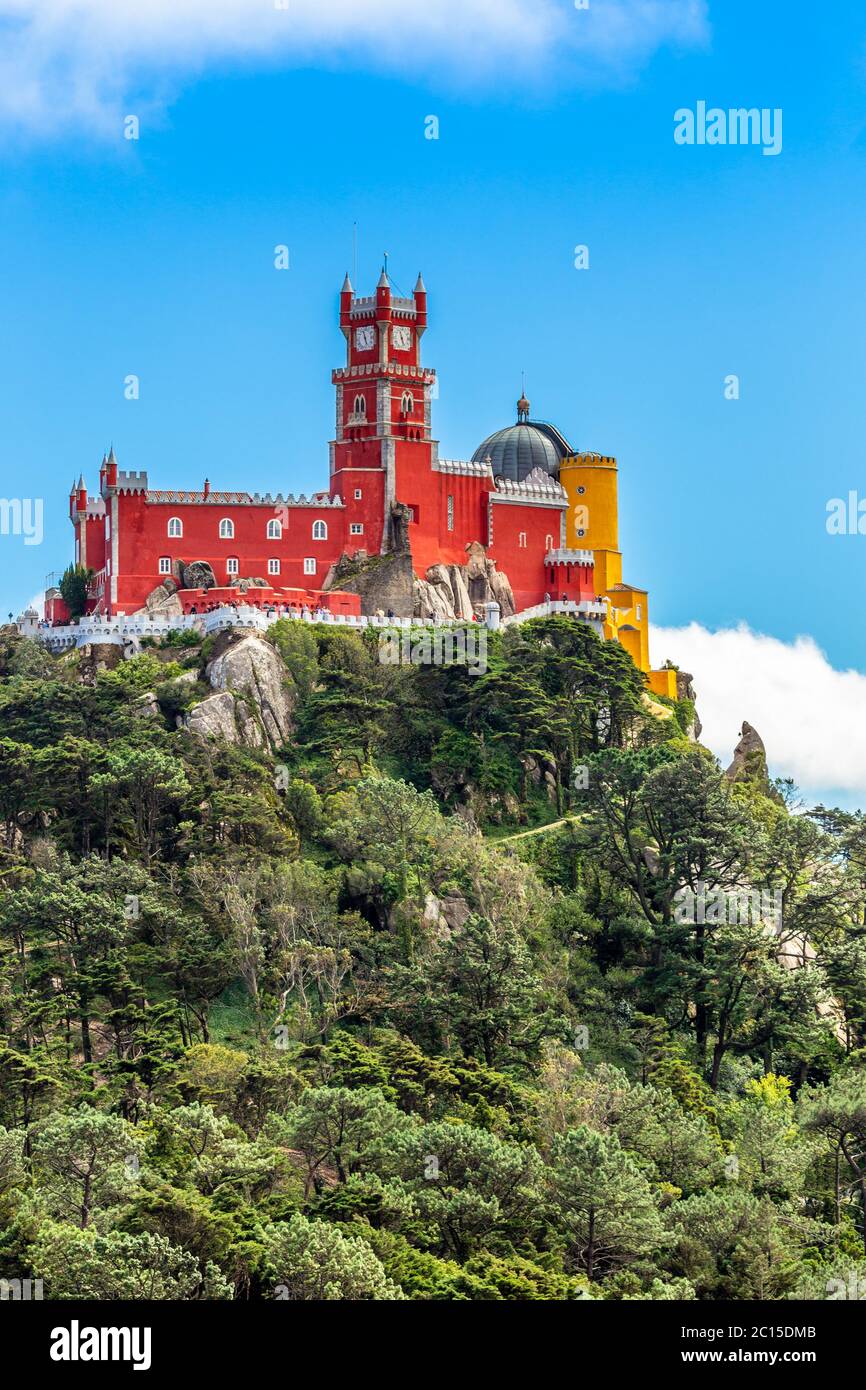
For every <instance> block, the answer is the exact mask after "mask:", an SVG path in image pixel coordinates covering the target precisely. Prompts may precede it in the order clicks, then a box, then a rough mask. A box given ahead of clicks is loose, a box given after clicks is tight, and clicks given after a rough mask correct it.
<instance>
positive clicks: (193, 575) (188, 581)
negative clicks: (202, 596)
mask: <svg viewBox="0 0 866 1390" xmlns="http://www.w3.org/2000/svg"><path fill="white" fill-rule="evenodd" d="M180 587H181V588H182V589H215V588H216V575H215V574H214V572H213V570H212V569H211V567H210V565H209V564H208V562H207V560H192V561H191V562H190V564H188V565H185V564H183V562H181V564H180Z"/></svg>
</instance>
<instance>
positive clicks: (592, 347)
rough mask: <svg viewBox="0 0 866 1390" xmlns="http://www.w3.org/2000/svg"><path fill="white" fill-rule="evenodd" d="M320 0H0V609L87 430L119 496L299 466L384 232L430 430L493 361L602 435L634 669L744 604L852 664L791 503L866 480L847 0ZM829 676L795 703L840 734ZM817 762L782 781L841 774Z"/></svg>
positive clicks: (825, 542) (865, 192)
mask: <svg viewBox="0 0 866 1390" xmlns="http://www.w3.org/2000/svg"><path fill="white" fill-rule="evenodd" d="M271 3H272V0H271ZM345 4H346V0H318V4H317V5H315V6H312V7H311V6H310V5H308V3H307V0H290V11H289V13H288V14H287V15H286V14H283V15H273V14H271V13H268V14H267V16H266V17H265V15H264V13H263V10H265V9H268V10H269V9H270V5H269V4H268V0H218V3H216V4H209V5H200V3H199V0H175V3H174V4H173V5H169V4H167V3H163V0H153V16H152V23H151V24H150V25H149V27H147V26H146V27H145V29H143V30H142V31H141V32H139V31H138V29H136V28H135V26H134V25H132V24H131V21H130V23H129V24H127V25H126V27H125V28H124V26H123V25H121V26H120V27H118V24H117V13H116V11H117V9H118V7H119V8H120V9H121V10H122V9H123V3H122V0H118V3H117V5H115V6H113V7H112V6H107V5H106V4H105V3H104V0H61V3H60V6H59V9H60V11H61V12H62V14H61V18H62V20H63V21H64V22H63V23H60V21H58V24H57V27H56V28H55V29H52V28H51V26H50V25H48V26H47V28H46V26H45V24H44V23H40V22H39V20H38V18H37V19H36V20H34V21H33V24H34V26H35V27H31V28H29V29H28V24H29V23H30V16H29V12H30V11H31V10H32V11H33V12H34V13H35V12H36V11H37V9H38V7H37V6H36V5H35V4H34V5H32V6H31V5H30V4H29V3H28V0H0V78H2V77H3V76H4V74H5V75H6V76H7V77H8V74H9V73H10V72H14V73H15V78H16V80H15V82H14V83H13V84H12V88H11V89H10V86H9V84H8V82H7V84H6V95H5V96H4V97H3V98H2V101H0V154H2V165H0V284H2V303H3V311H4V312H3V327H4V330H5V331H4V332H3V333H2V335H0V424H2V432H0V470H2V476H0V493H2V495H3V496H6V497H12V496H24V497H29V496H41V497H43V498H44V499H45V535H44V541H43V543H42V544H41V545H38V546H26V545H24V543H23V539H22V538H20V537H13V536H4V537H0V547H2V554H3V556H4V558H5V561H6V563H5V564H4V567H3V569H4V584H3V590H2V603H0V607H2V611H3V612H4V613H5V612H8V611H9V610H10V609H11V610H14V611H17V610H18V609H19V608H21V607H22V606H23V605H24V604H25V603H26V602H27V600H28V599H29V598H30V597H31V595H33V594H34V593H35V592H37V591H38V590H39V589H40V588H41V586H42V581H43V578H44V576H45V574H46V572H48V571H50V570H55V571H58V572H59V571H60V570H61V569H62V568H63V566H64V565H65V563H66V562H67V561H68V559H69V558H70V550H71V527H70V526H69V523H68V521H67V519H66V506H67V503H66V497H67V493H68V489H69V483H70V481H71V479H72V478H73V476H75V477H77V475H78V474H79V472H82V471H83V472H84V474H85V477H86V478H87V480H88V483H89V484H90V486H91V488H93V487H94V485H95V483H96V480H97V472H98V466H99V460H100V457H101V454H102V452H103V450H104V449H107V448H108V446H109V444H110V443H112V442H113V443H114V445H115V448H116V451H117V454H118V458H119V460H120V463H121V465H122V466H123V467H127V468H132V469H140V468H145V469H147V470H148V472H149V475H150V479H151V482H152V484H153V485H155V486H162V487H166V486H173V485H176V486H181V487H184V486H198V485H200V483H201V481H202V480H203V478H204V477H205V475H207V476H209V477H210V479H211V482H212V484H213V485H214V486H216V487H225V488H232V487H246V486H250V487H260V488H262V489H267V488H272V489H282V490H284V491H285V490H294V491H300V490H309V489H310V488H313V487H320V486H324V485H325V484H326V481H327V441H328V440H329V439H330V438H331V436H332V430H333V396H332V388H331V385H330V369H331V367H332V366H334V365H336V364H338V363H339V362H340V360H341V355H342V350H343V340H342V337H341V335H340V334H339V331H338V329H337V321H336V309H337V294H338V290H339V286H340V282H341V280H342V276H343V273H344V271H345V270H346V268H347V266H349V267H350V268H351V260H352V228H353V223H357V228H358V247H359V250H358V283H357V285H356V288H359V289H360V290H362V291H369V289H370V288H371V287H372V285H373V284H374V282H375V277H376V275H377V273H378V269H379V266H380V264H381V258H382V252H383V250H387V251H388V252H389V253H390V267H391V270H392V272H393V277H394V279H395V280H396V282H397V283H398V285H400V286H401V287H402V288H404V289H406V290H408V289H411V286H412V284H413V282H414V279H415V276H416V274H417V272H418V270H419V269H421V270H422V271H423V274H424V277H425V280H426V283H427V287H428V291H429V295H430V324H431V326H430V329H429V331H428V334H427V337H426V339H425V343H424V347H425V354H426V359H427V361H428V362H429V363H431V364H432V365H433V366H435V367H436V368H437V369H438V371H439V375H440V392H441V394H440V399H439V401H438V402H437V403H436V413H435V423H436V433H437V435H438V437H439V439H440V444H441V451H442V453H443V454H445V455H446V456H450V457H466V456H468V455H469V454H470V453H471V451H472V450H473V449H474V448H475V446H476V444H477V443H478V442H479V441H480V440H481V439H483V438H484V437H485V436H486V435H487V434H488V433H489V432H490V431H491V430H493V429H495V428H497V427H499V426H501V425H503V424H506V423H508V422H510V420H511V419H512V418H513V407H514V401H515V399H516V397H517V395H518V394H519V388H520V373H521V370H525V372H526V388H527V393H528V395H529V397H530V399H531V401H532V406H533V413H534V414H535V415H537V416H539V417H542V418H546V419H550V420H552V421H554V422H555V423H556V424H557V425H558V426H559V428H560V429H561V430H562V431H563V432H564V433H565V434H566V436H567V437H568V438H569V439H570V440H571V441H572V443H574V444H575V445H576V446H578V447H581V448H590V449H598V450H600V451H603V452H609V453H614V454H616V455H617V457H618V459H619V461H620V470H621V473H620V496H621V540H622V545H623V549H624V551H625V557H626V564H625V569H626V577H627V578H629V579H630V580H632V581H633V582H635V583H638V584H643V585H646V586H647V587H648V588H649V589H650V593H651V614H652V617H653V620H654V622H655V623H656V624H657V625H659V627H660V628H662V629H664V632H663V633H662V634H661V635H660V636H659V639H658V642H657V649H656V651H655V653H654V654H655V656H656V657H657V658H661V657H663V656H664V655H667V654H668V653H669V652H670V654H672V655H675V656H676V657H677V659H680V657H681V656H682V657H683V658H684V660H688V658H689V655H690V652H691V648H689V646H688V643H687V642H686V641H685V639H684V638H683V637H682V635H681V636H680V637H679V638H677V637H675V636H670V637H668V635H667V634H668V633H669V632H673V630H682V629H686V628H687V627H688V625H689V624H692V623H697V624H698V625H700V628H701V629H702V630H706V631H707V632H709V633H714V632H717V631H718V630H720V629H735V628H736V627H737V625H738V624H745V625H747V627H748V629H749V630H750V632H751V633H752V634H758V635H766V636H767V637H768V638H773V639H778V640H779V641H780V642H781V643H783V644H787V646H788V647H791V649H792V650H795V649H794V648H793V646H792V644H793V643H794V639H795V638H797V637H798V636H806V637H810V638H812V639H813V640H814V642H815V643H817V645H818V647H819V648H820V649H822V651H823V652H824V653H825V654H826V659H827V664H828V667H829V668H830V670H831V672H844V671H848V670H852V671H857V672H864V671H866V653H864V650H863V638H862V632H863V624H862V620H861V617H860V614H861V610H862V606H863V601H864V597H866V536H862V537H861V536H841V537H840V536H829V535H828V534H827V532H826V528H825V516H826V504H827V501H828V499H830V498H832V497H836V496H847V494H848V492H849V490H851V489H858V488H859V489H860V491H861V493H862V495H863V496H864V497H866V469H864V436H866V392H864V386H866V344H864V320H866V314H864V269H866V265H864V263H866V137H864V129H866V7H864V6H863V5H862V4H860V3H855V0H836V3H834V5H833V6H832V7H819V6H815V5H814V4H807V3H805V0H794V2H793V3H792V0H787V3H781V0H765V3H762V4H760V5H755V4H754V0H723V3H722V0H708V2H707V3H706V4H704V3H702V2H701V0H682V3H680V0H668V3H667V4H665V5H660V4H658V3H657V0H590V10H589V11H588V12H579V11H576V10H575V8H574V5H573V3H567V0H533V2H532V3H531V4H530V3H529V0H508V3H505V0H503V3H495V4H494V3H493V2H492V0H464V3H463V4H461V5H457V4H456V3H455V0H438V2H437V0H425V3H424V4H420V3H416V0H407V3H404V4H402V5H399V6H397V5H395V4H393V3H391V0H370V4H369V5H368V6H367V7H358V6H354V7H350V9H349V10H347V9H346V8H345ZM292 5H294V6H295V9H294V11H293V10H292V8H291V6H292ZM352 8H354V9H355V10H358V9H363V10H364V15H363V16H362V15H359V14H350V11H351V9H352ZM215 10H216V11H217V12H218V18H219V25H218V26H217V27H216V29H215V30H214V31H213V32H211V31H210V30H207V29H206V28H205V30H204V31H203V30H202V27H201V24H200V23H197V21H201V19H202V16H204V15H210V16H211V18H212V17H213V14H214V11H215ZM437 12H438V16H437ZM129 13H130V14H131V13H132V11H130V12H129ZM82 15H84V16H85V17H86V18H87V25H86V26H82V24H81V23H80V22H79V21H80V20H81V18H82ZM431 15H432V18H431ZM437 17H438V19H440V20H441V24H436V23H435V22H434V20H435V19H436V18H437ZM253 19H254V20H255V25H251V21H252V20H253ZM464 21H465V23H464ZM280 23H282V25H283V26H284V27H283V29H282V30H281V31H280V32H279V33H278V32H277V29H276V28H275V27H274V26H275V25H278V24H280ZM256 25H257V26H259V27H258V28H256V27H255V26H256ZM293 25H294V28H293V27H292V26H293ZM580 26H584V28H583V29H581V27H580ZM252 29H255V37H254V39H250V37H249V35H250V32H252ZM82 33H84V35H85V37H83V38H82ZM73 36H74V37H73ZM106 55H107V56H106ZM28 65H29V66H28ZM699 100H704V101H706V102H707V104H708V105H709V106H719V107H723V108H728V107H739V106H756V107H761V108H763V107H768V108H781V109H782V111H783V148H782V151H781V153H780V154H779V155H778V156H776V157H767V156H764V155H763V154H762V151H761V149H760V148H757V147H753V146H748V147H734V146H721V147H711V146H706V145H705V146H693V147H683V146H679V145H677V144H675V143H674V140H673V129H674V112H675V110H677V109H678V108H680V107H684V106H688V107H694V106H695V104H696V102H697V101H699ZM130 112H131V113H137V114H139V115H140V119H141V136H140V139H139V140H138V141H127V140H124V139H123V116H124V115H125V114H128V113H130ZM431 114H434V115H436V116H437V117H438V119H439V139H438V140H428V139H425V117H427V116H428V115H431ZM278 243H285V244H287V245H288V247H289V249H290V256H291V268H290V270H289V271H287V272H278V271H276V270H275V269H274V267H273V251H274V246H275V245H276V244H278ZM577 244H586V245H588V247H589V250H590V268H589V270H587V271H578V270H576V269H575V267H574V247H575V246H576V245H577ZM129 373H135V374H137V375H138V376H139V377H140V381H141V396H140V399H139V400H137V401H127V400H125V399H124V392H123V383H124V378H125V377H126V376H127V374H129ZM731 373H735V374H736V375H737V376H738V377H739V379H740V398H739V400H736V401H731V400H726V399H725V395H724V380H725V377H726V376H727V375H728V374H731ZM659 642H660V643H662V644H663V649H659V645H658V643H659ZM664 644H666V645H664ZM726 660H728V661H729V660H730V654H728V656H727V657H726ZM706 669H707V676H708V678H711V675H712V672H711V670H710V668H709V667H707V668H706ZM840 682H841V683H840ZM797 684H798V682H797V679H796V676H792V690H796V688H797ZM843 686H844V691H845V693H844V697H843ZM852 688H853V691H854V694H853V695H850V698H851V700H853V704H852V705H851V708H850V710H849V708H848V705H847V704H845V701H847V700H848V699H849V692H850V689H852ZM864 691H866V679H864V683H863V686H862V687H861V686H859V685H858V684H857V683H856V681H855V683H854V686H853V687H851V682H850V681H849V682H848V683H847V685H846V684H845V682H844V678H843V677H840V678H839V682H837V683H836V684H835V685H832V692H833V693H831V694H830V696H829V698H830V699H831V700H832V699H835V698H838V699H839V700H840V701H841V702H842V703H841V704H840V707H839V709H840V713H839V718H840V719H841V720H842V722H843V724H844V720H845V719H846V718H848V719H850V721H851V727H852V737H853V736H854V733H853V730H854V726H855V723H856V715H857V710H858V709H859V705H860V704H861V703H862V699H863V696H864ZM735 694H736V692H735ZM755 698H756V699H757V696H756V697H755ZM734 703H735V697H734ZM744 703H745V704H746V705H747V706H748V707H744V708H743V709H742V710H741V711H740V712H739V713H737V710H736V709H735V708H734V704H732V705H731V708H730V710H729V709H728V708H727V707H726V709H725V711H724V713H723V715H722V716H720V719H721V721H722V723H724V724H725V728H727V722H726V721H729V720H730V721H733V720H735V719H736V721H737V722H738V721H739V719H741V718H743V717H745V718H752V715H751V713H750V709H751V708H753V705H748V700H745V702H744ZM843 705H844V717H843ZM825 713H826V712H825ZM768 717H769V716H768ZM798 718H799V722H798V723H795V724H794V725H793V727H792V728H791V729H789V730H788V742H789V743H790V745H791V746H792V747H793V746H794V745H796V743H797V740H798V738H801V737H808V734H809V725H808V709H804V710H802V711H801V713H800V715H799V716H798ZM803 720H805V721H806V722H805V724H804V723H803ZM752 722H756V723H757V720H755V719H753V720H752ZM759 727H760V726H759ZM845 727H847V726H845ZM735 736H736V730H735V729H732V731H731V736H730V737H728V734H727V732H725V733H724V736H722V734H721V733H719V735H718V738H719V740H722V742H723V746H726V747H728V748H730V747H732V745H733V742H734V741H735ZM765 737H766V738H767V741H768V743H769V744H771V745H772V737H771V731H769V730H768V731H767V732H766V733H765ZM785 746H786V747H787V746H788V744H785ZM836 751H837V752H838V751H839V750H838V749H837V750H836ZM771 752H772V747H771ZM792 756H793V755H792ZM828 756H829V755H828ZM859 757H862V768H861V769H860V771H858V773H857V776H858V777H859V776H860V773H861V772H862V775H863V778H864V779H866V747H863V748H862V751H861V753H860V754H858V758H859ZM855 761H856V759H855ZM782 762H783V764H784V765H783V766H782V767H781V769H780V770H782V771H786V770H788V767H787V764H785V763H784V758H783V759H782ZM839 763H840V768H839V770H838V771H837V769H836V768H835V767H834V769H833V770H832V771H828V772H827V773H826V775H825V776H823V777H822V774H821V772H820V769H819V770H818V771H815V770H814V769H812V770H810V771H809V773H808V778H809V780H810V785H811V786H812V787H814V788H816V789H817V790H819V791H821V792H824V791H828V792H830V791H833V790H836V789H838V788H841V789H842V791H841V793H840V797H841V796H843V795H844V796H848V797H850V796H854V795H855V792H856V790H857V786H852V785H851V774H850V767H848V765H849V764H850V758H843V757H841V756H840V758H839ZM791 766H792V769H793V771H794V772H795V773H796V772H797V771H798V768H797V765H796V757H794V760H793V763H792V764H791ZM846 767H847V768H848V770H847V771H846ZM858 785H862V782H861V783H859V784H858Z"/></svg>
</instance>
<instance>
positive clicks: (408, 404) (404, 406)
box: [400, 391, 415, 415]
mask: <svg viewBox="0 0 866 1390" xmlns="http://www.w3.org/2000/svg"><path fill="white" fill-rule="evenodd" d="M414 406H415V401H414V400H413V397H412V392H411V391H404V392H403V398H402V400H401V401H400V409H401V410H402V412H403V414H404V415H411V414H412V411H413V409H414Z"/></svg>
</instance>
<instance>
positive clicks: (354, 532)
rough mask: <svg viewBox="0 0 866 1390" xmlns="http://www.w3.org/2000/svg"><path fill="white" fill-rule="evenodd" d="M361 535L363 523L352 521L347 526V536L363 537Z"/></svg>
mask: <svg viewBox="0 0 866 1390" xmlns="http://www.w3.org/2000/svg"><path fill="white" fill-rule="evenodd" d="M363 534H364V523H363V521H353V522H351V523H350V525H349V535H350V536H363Z"/></svg>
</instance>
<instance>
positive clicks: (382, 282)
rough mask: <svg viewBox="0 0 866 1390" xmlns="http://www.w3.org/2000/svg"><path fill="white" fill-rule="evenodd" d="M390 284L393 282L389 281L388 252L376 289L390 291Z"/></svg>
mask: <svg viewBox="0 0 866 1390" xmlns="http://www.w3.org/2000/svg"><path fill="white" fill-rule="evenodd" d="M390 284H391V281H390V280H389V279H388V255H387V252H386V254H385V264H384V265H383V266H382V274H381V275H380V276H379V283H378V284H377V285H376V289H377V290H386V289H388V287H389V286H390Z"/></svg>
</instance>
